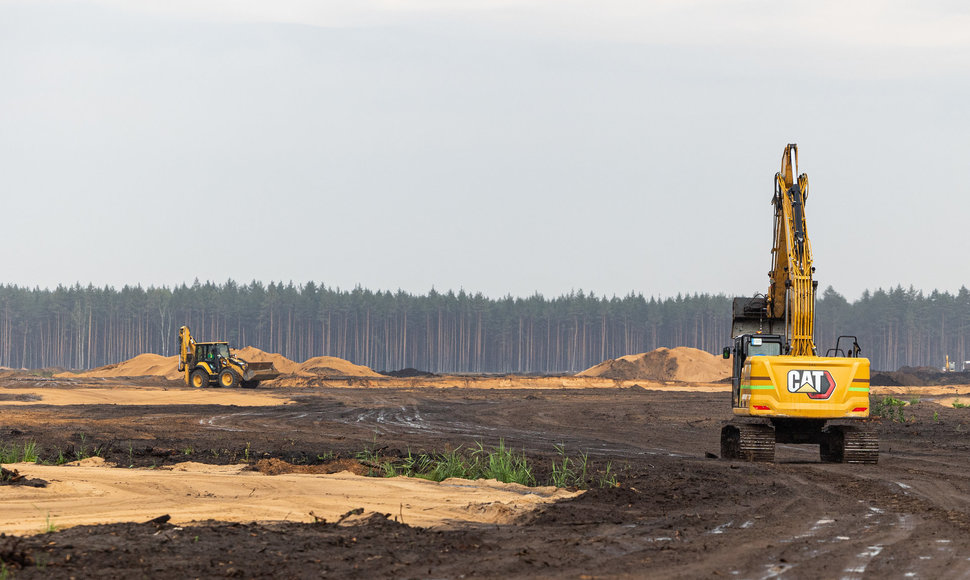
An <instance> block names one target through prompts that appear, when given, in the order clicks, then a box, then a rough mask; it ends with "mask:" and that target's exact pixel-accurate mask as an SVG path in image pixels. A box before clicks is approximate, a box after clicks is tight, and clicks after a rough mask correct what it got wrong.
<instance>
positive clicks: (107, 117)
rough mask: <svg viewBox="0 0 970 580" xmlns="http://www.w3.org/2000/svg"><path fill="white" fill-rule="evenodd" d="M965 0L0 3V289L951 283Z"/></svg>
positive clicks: (852, 288) (961, 249) (969, 56)
mask: <svg viewBox="0 0 970 580" xmlns="http://www.w3.org/2000/svg"><path fill="white" fill-rule="evenodd" d="M967 30H970V4H967V3H965V2H957V1H935V2H933V1H924V2H867V1H861V2H860V1H857V2H852V3H845V2H836V1H812V2H807V1H806V2H777V1H769V0H763V1H762V0H750V1H741V0H734V1H728V0H695V1H691V0H664V1H644V0H605V1H603V0H600V1H598V2H595V3H594V2H588V1H584V2H580V1H573V0H555V1H538V0H516V1H512V0H507V1H505V0H471V1H465V2H463V1H460V0H413V1H411V0H398V1H391V0H383V1H381V0H345V1H334V2H328V1H311V0H305V1H297V0H274V1H273V2H264V1H258V2H257V1H248V2H247V1H238V0H221V1H220V0H184V1H171V0H158V1H142V2H134V1H130V0H125V1H121V0H117V1H110V0H103V1H91V2H77V1H72V2H59V1H51V2H48V1H35V0H32V1H30V2H10V1H7V0H0V191H2V198H0V199H3V204H2V206H0V211H2V215H3V217H4V219H3V222H2V227H0V240H2V241H3V247H5V248H6V249H7V250H6V251H5V252H3V253H2V255H3V260H2V261H0V281H2V282H5V283H14V284H20V285H27V286H31V287H33V286H40V287H53V286H56V285H57V284H73V283H75V282H80V283H82V284H87V283H89V282H90V283H94V284H96V285H105V284H108V285H113V286H122V285H124V284H142V285H163V284H164V285H173V284H180V283H182V282H187V283H191V282H192V281H193V280H194V279H195V278H199V279H201V280H203V281H204V280H212V281H215V282H223V281H225V280H226V279H228V278H232V279H234V280H236V281H239V282H248V281H250V280H253V279H256V280H261V281H264V282H269V281H271V280H277V281H291V280H292V281H294V282H296V283H302V282H306V281H309V280H313V281H316V282H322V283H324V284H327V285H330V286H339V287H341V288H351V287H353V286H355V285H357V284H360V285H363V286H365V287H368V288H371V289H374V290H377V289H390V290H396V289H399V288H400V289H403V290H406V291H411V292H417V293H424V292H427V291H428V290H429V289H430V288H432V287H435V288H436V289H438V290H442V291H443V290H447V289H454V290H458V289H459V288H464V289H465V290H466V291H471V292H479V291H480V292H483V293H485V294H486V295H489V296H492V297H499V296H504V295H507V294H512V295H530V294H532V293H534V292H540V293H542V294H545V295H547V296H557V295H560V294H562V293H566V292H569V291H571V290H578V289H583V290H585V291H592V292H595V293H596V294H606V295H613V294H617V295H625V294H627V293H629V292H637V293H642V294H644V295H648V296H658V297H664V296H672V295H676V294H677V293H678V292H685V293H693V292H711V293H722V292H723V293H726V294H738V295H742V294H744V295H748V294H753V293H755V292H764V291H765V290H766V289H767V284H768V279H767V272H768V270H769V267H770V253H769V251H770V249H771V227H772V208H771V206H770V204H769V201H770V198H771V194H772V187H773V177H774V174H775V172H776V171H778V169H779V166H780V161H781V154H782V151H783V149H784V147H785V144H786V143H790V142H796V143H798V144H799V153H800V163H801V165H800V168H799V169H800V170H801V171H803V172H806V173H808V176H809V179H810V181H811V190H810V197H809V200H808V204H807V208H806V209H807V215H808V218H809V224H808V227H809V235H810V236H811V240H812V244H813V251H814V256H815V265H816V267H817V272H816V279H818V280H819V281H820V285H821V287H823V288H824V287H826V286H828V285H832V286H833V287H835V289H836V290H837V291H839V292H841V293H843V294H844V295H846V296H847V297H848V298H849V299H852V300H854V299H856V298H858V296H859V295H860V293H861V292H862V291H863V290H864V289H866V288H870V289H875V288H877V287H884V288H887V287H890V286H895V285H897V284H902V285H903V286H905V287H908V286H910V285H913V286H915V287H916V288H918V289H923V290H926V291H930V290H933V289H940V290H949V291H956V290H957V289H959V288H960V286H962V285H964V284H968V278H970V275H968V273H970V269H968V267H967V264H968V261H970V252H968V249H970V248H968V246H970V244H968V230H970V227H968V226H970V185H968V177H970V137H968V129H970V105H968V103H970V34H968V33H967Z"/></svg>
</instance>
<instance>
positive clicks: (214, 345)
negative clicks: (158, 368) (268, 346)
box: [178, 326, 280, 388]
mask: <svg viewBox="0 0 970 580" xmlns="http://www.w3.org/2000/svg"><path fill="white" fill-rule="evenodd" d="M178 351H179V372H180V373H184V377H185V384H187V385H191V386H193V387H197V388H199V387H208V386H209V385H211V384H213V383H215V384H217V385H219V386H222V387H244V388H255V387H256V386H257V385H259V382H260V381H268V380H270V379H275V378H276V377H278V376H280V373H279V372H277V370H276V368H275V367H273V363H271V362H246V361H244V360H242V359H241V358H238V357H236V356H233V355H232V354H231V353H230V351H229V343H228V342H196V341H195V339H194V338H193V337H192V333H191V332H189V327H188V326H183V327H181V328H179V331H178Z"/></svg>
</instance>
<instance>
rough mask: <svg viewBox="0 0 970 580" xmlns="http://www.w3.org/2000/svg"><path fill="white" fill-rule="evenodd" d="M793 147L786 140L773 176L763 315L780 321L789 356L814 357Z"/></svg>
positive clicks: (803, 188) (811, 290)
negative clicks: (770, 242)
mask: <svg viewBox="0 0 970 580" xmlns="http://www.w3.org/2000/svg"><path fill="white" fill-rule="evenodd" d="M797 173H798V145H795V144H789V145H788V146H787V147H785V153H784V154H783V155H782V158H781V171H779V172H778V173H776V174H775V194H774V196H773V197H772V199H771V203H772V205H774V207H775V235H774V246H773V247H772V249H771V262H772V264H771V272H769V276H770V283H769V285H768V294H767V295H766V303H767V304H766V306H767V315H768V317H769V318H773V319H783V320H784V321H785V328H786V335H787V338H788V341H789V345H788V346H789V354H791V355H793V356H813V355H817V354H818V353H817V351H816V348H815V340H814V334H815V290H816V287H817V286H818V283H817V282H815V281H814V280H812V274H813V272H814V271H815V268H814V267H812V245H811V242H810V241H809V239H808V230H807V228H806V225H805V223H806V222H805V200H806V199H807V198H808V176H807V175H805V174H804V173H802V174H801V175H799V176H798V178H797V180H796V178H795V175H796V174H797Z"/></svg>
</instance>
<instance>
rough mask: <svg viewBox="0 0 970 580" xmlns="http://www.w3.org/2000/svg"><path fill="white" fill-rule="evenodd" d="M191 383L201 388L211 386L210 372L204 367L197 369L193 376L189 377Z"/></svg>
mask: <svg viewBox="0 0 970 580" xmlns="http://www.w3.org/2000/svg"><path fill="white" fill-rule="evenodd" d="M189 384H190V385H192V386H193V387H195V388H197V389H200V388H202V387H208V386H209V373H207V372H205V371H204V370H202V369H196V370H194V371H192V376H191V377H189Z"/></svg>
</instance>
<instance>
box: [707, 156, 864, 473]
mask: <svg viewBox="0 0 970 580" xmlns="http://www.w3.org/2000/svg"><path fill="white" fill-rule="evenodd" d="M797 173H798V146H797V145H794V144H790V145H788V146H787V147H785V153H784V155H783V156H782V161H781V171H780V172H778V173H777V174H775V192H774V196H773V197H772V199H771V203H772V205H773V206H774V210H775V218H774V220H775V223H774V230H775V231H774V247H773V248H772V250H771V252H772V267H771V271H770V272H769V276H770V283H769V285H768V293H767V294H764V295H760V294H759V295H755V296H754V297H751V298H747V297H745V298H735V299H734V302H733V305H732V307H733V323H732V328H731V331H732V336H733V337H734V346H733V347H725V349H724V358H731V355H732V354H733V358H734V360H733V373H732V374H733V377H732V388H731V399H732V407H733V411H734V419H733V420H732V421H730V422H729V423H728V424H726V425H725V426H724V427H723V428H722V429H721V457H723V458H725V459H741V460H748V461H774V458H775V444H776V443H782V444H812V445H818V446H819V452H820V456H821V459H822V461H825V462H841V463H876V462H877V461H878V458H879V441H878V437H877V435H876V433H875V431H874V430H873V429H872V428H870V427H868V426H867V425H866V424H865V423H864V422H863V421H862V419H865V418H867V417H868V416H869V359H866V358H862V357H861V356H860V354H861V348H860V347H859V343H858V341H857V340H856V337H854V336H840V337H839V338H838V339H837V340H836V344H835V347H834V348H831V349H829V351H828V352H826V353H825V356H819V354H818V350H817V348H816V346H815V336H814V332H815V294H816V289H817V288H818V282H817V281H816V280H813V279H812V276H813V274H814V272H815V267H814V266H812V249H811V244H810V242H809V238H808V230H807V229H806V219H805V200H806V199H807V197H808V176H806V175H805V174H804V173H803V174H801V175H798V177H797V179H796V178H795V175H796V174H797Z"/></svg>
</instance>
